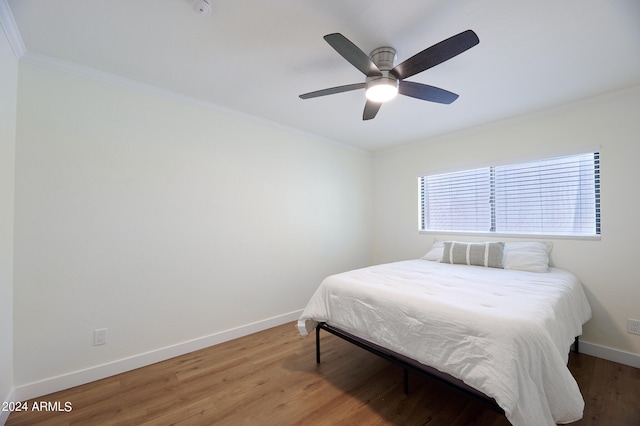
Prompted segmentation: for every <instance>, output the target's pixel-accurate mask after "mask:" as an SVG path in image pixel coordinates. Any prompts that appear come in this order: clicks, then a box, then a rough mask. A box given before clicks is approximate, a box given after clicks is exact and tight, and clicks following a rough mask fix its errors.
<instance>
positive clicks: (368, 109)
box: [362, 100, 382, 120]
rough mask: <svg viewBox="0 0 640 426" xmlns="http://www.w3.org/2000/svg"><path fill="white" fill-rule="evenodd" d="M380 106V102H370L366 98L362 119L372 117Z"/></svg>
mask: <svg viewBox="0 0 640 426" xmlns="http://www.w3.org/2000/svg"><path fill="white" fill-rule="evenodd" d="M381 106H382V102H371V101H370V100H367V103H366V104H364V112H363V113H362V119H363V120H371V119H373V118H374V117H375V116H376V114H377V113H378V111H379V110H380V107H381Z"/></svg>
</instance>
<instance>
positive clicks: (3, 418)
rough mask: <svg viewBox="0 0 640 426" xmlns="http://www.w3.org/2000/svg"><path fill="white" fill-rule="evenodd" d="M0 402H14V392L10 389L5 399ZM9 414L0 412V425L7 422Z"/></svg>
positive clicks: (8, 412)
mask: <svg viewBox="0 0 640 426" xmlns="http://www.w3.org/2000/svg"><path fill="white" fill-rule="evenodd" d="M0 402H15V390H14V389H11V390H10V391H9V394H8V395H7V396H6V397H5V399H3V400H1V401H0ZM9 414H11V412H10V411H2V410H0V425H4V424H5V423H6V422H7V419H8V418H9Z"/></svg>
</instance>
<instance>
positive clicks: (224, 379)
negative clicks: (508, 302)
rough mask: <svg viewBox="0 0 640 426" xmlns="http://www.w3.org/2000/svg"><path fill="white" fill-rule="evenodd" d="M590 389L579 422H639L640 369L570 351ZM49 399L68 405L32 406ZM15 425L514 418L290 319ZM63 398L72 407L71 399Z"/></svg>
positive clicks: (121, 379) (82, 393)
mask: <svg viewBox="0 0 640 426" xmlns="http://www.w3.org/2000/svg"><path fill="white" fill-rule="evenodd" d="M569 366H570V369H571V371H572V372H573V374H574V376H575V377H576V380H577V381H578V384H579V386H580V389H581V390H582V394H583V396H584V399H585V403H586V408H585V414H584V417H583V419H582V420H580V421H578V422H576V423H573V424H574V425H580V426H584V425H589V426H592V425H603V426H605V425H606V426H627V425H628V426H632V425H640V408H639V407H640V404H639V401H640V370H638V369H635V368H632V367H628V366H624V365H620V364H616V363H613V362H610V361H605V360H602V359H598V358H594V357H591V356H588V355H583V354H578V355H576V354H572V355H571V357H570V362H569ZM34 402H36V403H38V404H39V403H40V402H45V403H47V402H49V403H52V404H53V407H55V404H56V403H59V405H58V406H59V408H60V409H62V410H64V409H65V403H70V404H71V407H70V408H71V410H70V411H68V412H64V411H61V412H52V411H48V412H47V411H40V412H38V411H32V410H31V407H32V405H33V403H34ZM28 406H29V408H30V410H29V411H26V412H14V413H12V414H11V415H10V416H9V419H8V421H7V423H6V425H7V426H13V425H171V424H179V425H200V424H202V425H212V424H216V425H234V426H235V425H294V424H295V425H298V424H304V425H362V424H366V425H430V426H435V425H437V426H439V425H443V426H450V425H475V426H505V425H509V422H508V421H507V420H506V418H505V417H504V416H502V415H499V414H497V413H495V412H493V411H491V410H489V409H487V408H484V407H483V406H481V405H479V404H478V403H475V402H472V401H469V400H468V399H466V398H465V397H464V396H462V395H458V394H457V393H455V392H453V391H450V390H448V389H446V388H443V387H442V386H439V385H437V384H435V383H433V382H430V381H428V380H427V379H425V378H423V377H421V376H419V375H416V374H411V375H410V393H409V395H408V396H407V395H404V393H403V390H402V369H401V368H399V367H397V366H395V365H392V364H389V363H388V362H387V361H384V360H382V359H380V358H378V357H376V356H375V355H373V354H370V353H369V352H367V351H365V350H363V349H360V348H357V347H355V346H353V345H351V344H349V343H347V342H344V341H342V340H340V339H339V338H337V337H335V336H332V335H330V334H328V333H322V364H320V365H317V364H316V362H315V341H314V338H313V337H312V336H310V337H308V338H305V339H303V338H301V337H300V336H299V335H298V333H297V331H296V329H295V326H294V324H285V325H282V326H279V327H276V328H273V329H270V330H266V331H263V332H260V333H256V334H254V335H251V336H247V337H244V338H241V339H237V340H234V341H231V342H227V343H223V344H220V345H217V346H214V347H211V348H207V349H203V350H200V351H197V352H193V353H191V354H187V355H183V356H181V357H177V358H173V359H170V360H167V361H163V362H160V363H157V364H154V365H151V366H148V367H144V368H140V369H137V370H134V371H130V372H127V373H123V374H120V375H117V376H113V377H109V378H106V379H103V380H100V381H96V382H93V383H89V384H86V385H82V386H78V387H75V388H72V389H68V390H65V391H61V392H57V393H54V394H51V395H47V396H43V397H40V398H36V400H35V401H29V402H28ZM67 408H69V407H68V406H67Z"/></svg>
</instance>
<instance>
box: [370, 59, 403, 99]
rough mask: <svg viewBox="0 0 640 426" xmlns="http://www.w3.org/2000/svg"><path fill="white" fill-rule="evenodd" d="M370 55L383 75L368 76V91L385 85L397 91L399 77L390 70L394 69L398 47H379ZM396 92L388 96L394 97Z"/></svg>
mask: <svg viewBox="0 0 640 426" xmlns="http://www.w3.org/2000/svg"><path fill="white" fill-rule="evenodd" d="M369 57H370V58H371V60H372V61H373V63H374V64H376V66H377V67H378V69H379V70H380V72H381V73H382V75H381V76H371V77H369V76H368V77H367V79H366V83H367V86H366V88H367V91H368V90H369V89H371V88H374V87H376V86H385V87H392V88H393V89H394V92H395V93H397V89H398V78H397V77H396V76H394V75H393V74H391V73H390V72H389V71H390V70H391V69H393V64H394V62H395V60H396V49H394V48H393V47H378V48H377V49H374V50H373V51H372V52H371V53H370V54H369ZM368 93H370V92H368ZM395 93H394V94H393V95H391V94H390V95H388V96H390V97H393V96H395Z"/></svg>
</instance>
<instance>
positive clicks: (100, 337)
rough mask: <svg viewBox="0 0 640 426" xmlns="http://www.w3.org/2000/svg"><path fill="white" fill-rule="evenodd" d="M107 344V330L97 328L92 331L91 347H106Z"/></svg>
mask: <svg viewBox="0 0 640 426" xmlns="http://www.w3.org/2000/svg"><path fill="white" fill-rule="evenodd" d="M106 344H107V329H106V328H98V329H96V330H93V346H98V345H106Z"/></svg>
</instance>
